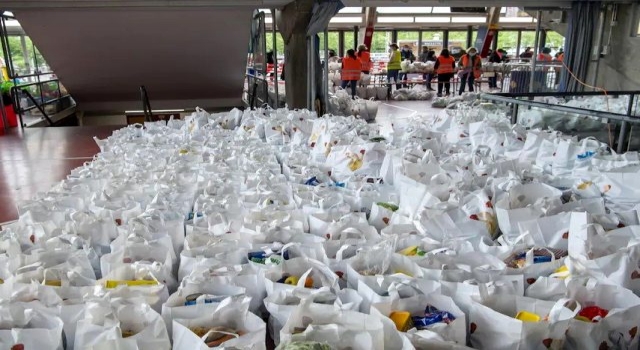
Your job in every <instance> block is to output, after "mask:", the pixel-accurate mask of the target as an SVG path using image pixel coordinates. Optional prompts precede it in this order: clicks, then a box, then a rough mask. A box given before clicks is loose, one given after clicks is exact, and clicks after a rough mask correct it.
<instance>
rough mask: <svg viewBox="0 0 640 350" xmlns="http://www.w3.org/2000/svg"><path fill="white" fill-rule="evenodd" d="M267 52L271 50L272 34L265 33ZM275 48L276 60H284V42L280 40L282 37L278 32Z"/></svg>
mask: <svg viewBox="0 0 640 350" xmlns="http://www.w3.org/2000/svg"><path fill="white" fill-rule="evenodd" d="M266 34H267V43H266V44H267V52H269V51H272V50H273V33H272V32H270V31H269V32H267V33H266ZM276 48H277V49H278V59H279V60H282V59H283V58H284V40H283V39H282V35H281V34H280V33H279V32H278V33H277V34H276Z"/></svg>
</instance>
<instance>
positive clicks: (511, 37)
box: [498, 30, 518, 57]
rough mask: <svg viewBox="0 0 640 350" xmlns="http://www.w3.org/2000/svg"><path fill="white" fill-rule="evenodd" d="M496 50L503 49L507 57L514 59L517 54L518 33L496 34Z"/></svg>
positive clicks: (505, 32) (503, 32)
mask: <svg viewBox="0 0 640 350" xmlns="http://www.w3.org/2000/svg"><path fill="white" fill-rule="evenodd" d="M498 48H499V49H504V50H505V51H507V53H508V54H509V56H511V57H515V56H516V54H517V52H518V32H517V31H515V30H514V31H507V30H505V31H501V32H498Z"/></svg>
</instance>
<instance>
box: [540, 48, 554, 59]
mask: <svg viewBox="0 0 640 350" xmlns="http://www.w3.org/2000/svg"><path fill="white" fill-rule="evenodd" d="M538 61H542V62H551V61H553V56H551V49H550V48H548V47H545V48H544V49H542V52H541V53H539V54H538Z"/></svg>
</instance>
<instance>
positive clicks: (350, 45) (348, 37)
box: [343, 30, 356, 55]
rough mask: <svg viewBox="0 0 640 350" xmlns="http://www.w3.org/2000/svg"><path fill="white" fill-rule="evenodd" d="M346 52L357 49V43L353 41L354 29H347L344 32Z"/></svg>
mask: <svg viewBox="0 0 640 350" xmlns="http://www.w3.org/2000/svg"><path fill="white" fill-rule="evenodd" d="M343 44H344V46H343V47H344V54H345V55H346V54H347V50H349V49H354V50H355V49H356V46H355V43H354V42H353V31H352V30H350V31H345V32H344V43H343Z"/></svg>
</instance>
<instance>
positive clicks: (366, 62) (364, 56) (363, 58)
mask: <svg viewBox="0 0 640 350" xmlns="http://www.w3.org/2000/svg"><path fill="white" fill-rule="evenodd" d="M357 56H358V59H359V60H360V63H362V73H364V74H369V73H370V72H371V65H372V62H371V53H370V52H369V49H367V47H366V46H365V45H360V46H358V53H357Z"/></svg>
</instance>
